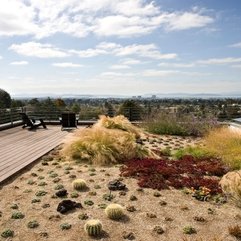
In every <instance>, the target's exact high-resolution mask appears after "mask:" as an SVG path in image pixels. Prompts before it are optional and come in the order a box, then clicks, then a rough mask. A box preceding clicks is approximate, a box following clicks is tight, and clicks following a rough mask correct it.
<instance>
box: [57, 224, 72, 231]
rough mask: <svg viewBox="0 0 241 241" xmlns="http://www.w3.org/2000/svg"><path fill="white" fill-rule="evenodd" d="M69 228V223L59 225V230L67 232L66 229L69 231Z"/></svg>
mask: <svg viewBox="0 0 241 241" xmlns="http://www.w3.org/2000/svg"><path fill="white" fill-rule="evenodd" d="M71 227H72V225H71V224H69V223H62V224H60V228H61V229H62V230H68V229H71Z"/></svg>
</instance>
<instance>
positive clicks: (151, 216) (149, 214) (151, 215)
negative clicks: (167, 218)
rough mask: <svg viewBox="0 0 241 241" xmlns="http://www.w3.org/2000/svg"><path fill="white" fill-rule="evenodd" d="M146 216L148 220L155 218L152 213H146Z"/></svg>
mask: <svg viewBox="0 0 241 241" xmlns="http://www.w3.org/2000/svg"><path fill="white" fill-rule="evenodd" d="M146 216H147V217H148V218H156V214H154V213H146Z"/></svg>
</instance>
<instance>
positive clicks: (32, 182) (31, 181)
mask: <svg viewBox="0 0 241 241" xmlns="http://www.w3.org/2000/svg"><path fill="white" fill-rule="evenodd" d="M27 184H28V185H33V184H35V181H33V180H32V179H29V180H28V182H27Z"/></svg>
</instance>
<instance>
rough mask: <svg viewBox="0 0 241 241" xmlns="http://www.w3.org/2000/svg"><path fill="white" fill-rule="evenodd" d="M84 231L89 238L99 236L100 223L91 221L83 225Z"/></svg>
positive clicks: (96, 220) (95, 220) (94, 220)
mask: <svg viewBox="0 0 241 241" xmlns="http://www.w3.org/2000/svg"><path fill="white" fill-rule="evenodd" d="M84 229H85V232H86V233H87V234H88V235H89V236H99V235H100V234H101V232H102V223H101V222H100V220H98V219H91V220H89V221H88V222H86V223H85V226H84Z"/></svg>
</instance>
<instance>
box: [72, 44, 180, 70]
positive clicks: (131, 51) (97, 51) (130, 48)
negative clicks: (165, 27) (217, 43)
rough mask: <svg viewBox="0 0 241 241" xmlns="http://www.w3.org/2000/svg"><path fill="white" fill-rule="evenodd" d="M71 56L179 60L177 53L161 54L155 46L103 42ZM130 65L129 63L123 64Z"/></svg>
mask: <svg viewBox="0 0 241 241" xmlns="http://www.w3.org/2000/svg"><path fill="white" fill-rule="evenodd" d="M68 52H69V53H70V54H76V55H78V56H79V57H81V58H88V57H94V56H97V55H103V54H108V55H114V56H121V57H122V56H132V55H135V56H140V57H145V58H151V59H175V58H177V54H176V53H165V54H163V53H161V52H160V51H159V49H158V47H157V46H156V45H155V44H132V45H126V46H122V45H120V44H116V43H112V42H102V43H100V44H98V45H97V46H96V48H93V49H86V50H74V49H72V50H69V51H68ZM129 62H130V63H129V64H138V63H140V60H133V59H130V60H129ZM123 64H124V65H128V63H123Z"/></svg>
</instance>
